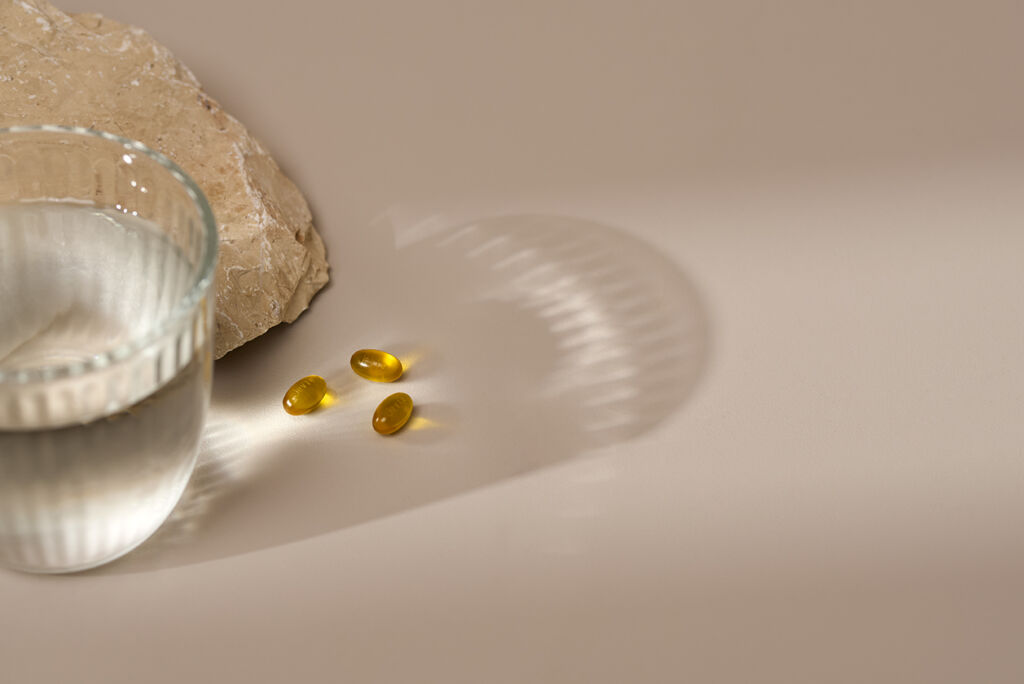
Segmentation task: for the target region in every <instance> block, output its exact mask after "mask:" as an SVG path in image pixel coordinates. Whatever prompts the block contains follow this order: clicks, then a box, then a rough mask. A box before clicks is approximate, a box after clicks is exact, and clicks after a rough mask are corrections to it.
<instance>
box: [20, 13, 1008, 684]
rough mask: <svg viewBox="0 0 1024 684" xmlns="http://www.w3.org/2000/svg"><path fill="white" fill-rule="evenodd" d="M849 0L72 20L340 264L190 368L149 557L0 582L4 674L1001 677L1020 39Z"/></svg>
mask: <svg viewBox="0 0 1024 684" xmlns="http://www.w3.org/2000/svg"><path fill="white" fill-rule="evenodd" d="M844 4H846V5H848V6H847V7H831V8H828V9H826V8H825V7H823V6H822V5H823V3H813V2H802V3H801V2H788V3H784V4H782V5H780V6H776V7H772V8H770V7H769V6H768V4H765V3H755V2H746V3H728V7H726V3H716V2H710V1H708V2H699V3H681V2H680V3H674V2H664V3H626V2H605V3H598V2H590V3H583V2H580V3H562V2H530V1H524V2H515V3H513V2H509V3H500V4H499V3H469V2H467V3H449V2H434V3H414V2H408V3H401V4H393V3H359V4H356V3H344V2H343V3H337V4H334V5H328V4H326V3H316V2H312V1H308V0H297V1H296V2H290V3H284V4H282V3H257V4H249V5H246V7H245V9H244V10H242V9H240V8H241V5H240V4H239V5H234V4H233V3H216V2H213V3H206V2H198V0H183V1H181V2H176V3H149V2H147V3H137V2H128V1H127V0H125V1H123V2H114V1H113V0H105V1H104V0H93V1H92V2H88V3H87V2H84V1H80V0H74V2H71V1H68V2H66V3H65V7H64V8H65V9H68V10H75V11H79V10H99V11H103V12H107V13H109V14H110V15H111V16H114V17H116V18H118V19H120V20H124V21H127V22H131V23H135V24H139V25H142V26H144V27H146V28H147V29H148V30H150V31H151V32H152V33H153V35H154V36H155V37H157V39H159V40H161V41H162V42H164V43H166V44H167V45H168V47H170V48H171V49H172V50H174V51H175V52H176V54H178V55H179V56H180V57H181V58H182V59H183V60H184V61H185V62H186V63H188V64H189V65H190V66H192V67H193V68H194V70H195V72H196V75H197V76H198V77H199V79H200V80H201V81H202V82H203V83H204V85H205V86H206V87H207V88H208V90H209V91H210V93H211V94H212V95H213V96H215V97H217V98H218V99H219V100H220V101H221V102H222V103H223V104H224V106H225V107H226V108H227V109H229V110H230V111H233V112H237V113H238V115H239V116H240V117H242V118H244V119H245V121H246V122H247V124H249V125H250V126H251V127H252V129H253V131H254V132H255V133H256V135H257V136H259V137H260V138H261V139H263V140H264V141H265V142H266V143H267V145H268V146H269V147H270V149H271V151H272V152H273V153H274V154H275V156H276V157H277V158H278V159H279V160H280V162H281V164H282V166H283V168H284V169H285V171H286V172H287V173H289V174H290V175H291V176H292V177H293V178H295V180H296V182H297V183H298V184H299V186H300V187H302V188H303V190H304V191H305V192H306V193H307V194H308V196H309V199H310V203H311V205H312V208H313V212H314V215H315V218H316V221H317V225H318V226H319V227H321V229H322V231H323V235H324V238H325V242H326V243H327V247H328V253H329V255H330V258H331V263H332V266H333V268H334V271H333V273H334V274H335V280H334V281H333V282H332V284H331V285H330V286H329V288H328V289H327V290H326V291H325V292H323V293H322V294H321V295H320V296H319V297H318V298H317V299H316V300H315V301H314V303H313V307H312V309H311V310H310V312H309V313H308V314H307V315H305V316H303V317H302V318H301V319H300V320H299V322H298V323H296V324H295V325H293V326H291V327H290V328H284V329H281V330H278V331H274V332H272V333H271V334H269V335H267V336H265V337H264V338H261V339H260V340H257V341H256V342H254V343H252V344H251V345H248V346H247V347H245V348H243V349H241V350H239V351H238V352H237V353H235V354H232V355H231V356H229V357H227V358H226V359H225V360H223V361H222V362H219V363H218V366H217V379H216V388H215V400H214V411H213V417H212V419H211V423H210V425H209V429H208V433H207V439H206V443H205V447H204V449H205V451H204V459H205V463H204V465H203V466H202V467H201V468H200V470H199V472H198V473H197V476H196V481H195V483H194V485H193V487H192V490H191V492H190V493H189V495H188V498H187V499H186V501H185V502H184V503H183V504H182V507H181V509H180V510H179V512H178V513H177V514H176V516H175V519H174V520H172V521H171V523H169V524H168V526H167V527H166V529H165V530H164V531H163V532H161V533H159V534H158V536H157V538H155V539H154V540H152V541H151V542H150V543H149V544H147V545H145V546H144V547H143V548H141V549H140V550H139V551H138V552H137V553H136V554H134V555H132V556H130V557H129V558H127V559H125V560H124V561H123V562H121V563H118V564H115V565H112V566H109V567H108V568H106V569H104V570H102V571H100V572H96V573H92V574H88V575H83V576H75V577H64V578H39V577H29V576H22V575H14V574H3V575H0V598H2V600H3V607H4V610H3V611H2V613H0V626H2V634H3V639H0V656H2V659H3V664H4V673H5V674H4V679H5V680H10V681H19V682H21V681H53V682H66V681H86V682H139V681H148V682H183V681H224V682H227V681H255V682H279V681H342V680H345V681H349V680H351V681H359V682H405V681H429V682H516V683H518V682H602V683H603V682H633V681H636V682H680V681H699V682H867V681H870V682H965V681H972V682H973V681H978V682H981V681H983V682H1019V681H1021V680H1022V678H1024V654H1022V652H1021V649H1020V635H1021V633H1022V630H1024V540H1022V532H1021V529H1022V524H1021V523H1022V522H1024V496H1022V494H1024V492H1022V482H1024V461H1022V451H1024V449H1022V447H1024V421H1022V420H1021V412H1022V408H1024V364H1021V362H1020V358H1021V352H1022V350H1024V297H1022V292H1024V270H1022V269H1021V258H1022V255H1024V230H1022V219H1024V192H1021V185H1022V181H1024V124H1022V122H1024V91H1022V89H1021V88H1020V86H1019V75H1020V73H1021V68H1022V66H1024V43H1022V42H1021V41H1020V40H1019V30H1020V26H1021V25H1024V13H1022V9H1021V7H1020V4H1019V3H1016V2H1005V3H995V2H981V3H953V2H946V3H924V2H917V3H910V2H869V3H859V4H856V5H854V4H851V3H844ZM5 68H6V67H5ZM523 214H529V215H531V217H530V218H522V217H521V215H523ZM517 216H519V218H517ZM556 217H561V218H556ZM362 347H382V348H385V349H390V350H394V351H395V352H396V353H399V355H402V356H403V357H404V358H412V359H413V363H411V364H410V368H409V371H408V373H407V375H406V377H404V378H403V379H402V380H401V381H400V383H398V384H397V385H394V386H374V385H371V384H370V383H365V382H362V381H360V380H358V378H355V376H354V375H353V374H352V373H351V371H350V370H348V368H347V364H348V357H349V355H350V354H351V352H352V351H353V350H355V349H358V348H362ZM312 372H316V373H320V374H322V375H324V376H325V377H327V378H328V380H329V381H330V382H331V383H332V386H334V387H335V389H336V390H337V392H338V400H337V402H336V403H335V404H333V405H332V406H330V407H328V408H326V409H322V410H320V411H317V412H316V413H314V414H311V415H309V416H306V417H290V416H287V415H286V414H284V413H283V411H282V410H281V409H280V398H281V394H282V392H283V391H284V389H286V388H287V387H288V386H289V385H290V384H291V383H292V382H293V381H294V380H295V379H297V378H299V377H301V376H303V375H306V374H308V373H312ZM389 391H404V392H407V393H409V394H410V395H411V396H412V397H413V398H414V399H415V400H416V401H417V403H418V405H419V406H420V407H421V412H420V414H419V415H418V424H410V426H409V428H413V427H417V428H418V429H409V428H407V430H406V431H405V432H403V433H400V434H399V435H396V436H394V437H392V438H388V439H385V438H381V437H378V436H377V435H375V434H373V432H372V430H371V429H370V423H369V419H370V415H371V414H372V409H373V407H374V406H375V405H376V403H377V402H379V401H380V399H381V398H383V396H385V395H386V394H387V393H388V392H389ZM415 421H417V418H414V423H415Z"/></svg>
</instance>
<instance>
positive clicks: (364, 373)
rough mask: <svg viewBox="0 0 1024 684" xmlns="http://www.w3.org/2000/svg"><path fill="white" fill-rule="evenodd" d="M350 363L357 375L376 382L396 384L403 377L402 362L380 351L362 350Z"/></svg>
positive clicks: (354, 355)
mask: <svg viewBox="0 0 1024 684" xmlns="http://www.w3.org/2000/svg"><path fill="white" fill-rule="evenodd" d="M349 363H350V364H351V365H352V370H354V371H355V372H356V375H359V376H361V377H364V378H366V379H367V380H373V381H374V382H394V381H395V380H397V379H398V378H400V377H402V362H401V361H399V360H398V359H397V358H396V357H395V356H393V355H392V354H388V353H387V352H383V351H380V350H379V349H360V350H359V351H357V352H356V353H355V354H353V355H352V359H351V361H349Z"/></svg>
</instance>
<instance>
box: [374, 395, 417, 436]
mask: <svg viewBox="0 0 1024 684" xmlns="http://www.w3.org/2000/svg"><path fill="white" fill-rule="evenodd" d="M411 415H412V397H410V396H409V395H408V394H406V393H405V392H396V393H394V394H392V395H391V396H389V397H388V398H387V399H385V400H384V401H382V402H380V406H378V407H377V410H376V411H374V412H373V429H374V430H376V431H377V432H379V433H380V434H382V435H390V434H392V433H394V432H398V431H399V430H401V429H402V426H403V425H405V424H406V423H407V422H409V416H411Z"/></svg>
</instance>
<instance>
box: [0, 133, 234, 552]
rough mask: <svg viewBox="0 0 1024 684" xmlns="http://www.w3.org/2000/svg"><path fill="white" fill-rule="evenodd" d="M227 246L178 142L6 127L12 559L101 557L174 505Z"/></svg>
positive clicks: (0, 520)
mask: <svg viewBox="0 0 1024 684" xmlns="http://www.w3.org/2000/svg"><path fill="white" fill-rule="evenodd" d="M216 258H217V228H216V224H215V222H214V218H213V213H212V212H211V210H210V206H209V204H208V203H207V201H206V198H205V197H204V196H203V193H202V192H201V191H200V189H199V188H198V187H197V186H196V184H195V183H194V182H193V181H192V180H191V179H190V178H189V177H188V176H187V175H185V173H184V172H183V171H182V170H181V169H180V168H178V167H177V166H176V165H175V164H174V163H173V162H171V161H170V160H169V159H167V157H165V156H164V155H162V154H159V153H157V152H154V151H153V150H151V149H149V148H147V147H146V146H144V145H142V144H141V143H138V142H134V141H131V140H127V139H125V138H121V137H118V136H115V135H111V134H108V133H102V132H99V131H94V130H91V129H85V128H74V127H62V126H33V127H15V128H8V129H0V563H2V564H4V565H6V566H8V567H11V568H16V569H20V570H26V571H33V572H71V571H76V570H84V569H87V568H91V567H95V566H97V565H100V564H103V563H106V562H108V561H111V560H113V559H115V558H117V557H119V556H121V555H123V554H125V553H127V552H128V551H130V550H131V549H133V548H134V547H135V546H137V545H138V544H140V543H142V542H143V541H144V540H145V539H146V538H147V537H148V536H149V535H150V534H152V533H153V532H154V531H155V530H156V529H157V527H159V526H160V524H161V523H162V522H163V521H164V520H165V519H166V518H167V516H168V515H169V514H170V512H171V510H172V509H173V508H174V506H175V504H176V503H177V501H178V499H179V498H180V497H181V494H182V491H183V490H184V488H185V485H186V484H187V483H188V479H189V477H190V476H191V473H192V470H193V468H194V466H195V461H196V453H197V450H198V444H199V436H200V432H201V430H202V426H203V420H204V418H205V415H206V409H207V406H208V403H209V397H210V383H211V379H212V363H213V361H212V356H211V354H212V348H211V343H212V335H213V327H212V325H213V318H212V316H213V300H212V296H211V291H210V288H211V284H212V282H213V273H214V265H215V263H216Z"/></svg>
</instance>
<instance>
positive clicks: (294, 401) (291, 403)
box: [281, 375, 327, 416]
mask: <svg viewBox="0 0 1024 684" xmlns="http://www.w3.org/2000/svg"><path fill="white" fill-rule="evenodd" d="M325 394H327V381H326V380H324V379H323V378H321V377H320V376H319V375H307V376H306V377H304V378H302V379H301V380H299V381H298V382H297V383H295V384H294V385H292V386H291V387H289V388H288V391H287V392H285V393H284V399H282V400H281V403H282V404H283V405H284V410H285V411H287V412H288V413H290V414H292V415H293V416H301V415H302V414H303V413H309V412H310V411H312V410H313V409H315V408H316V407H317V406H319V405H320V402H321V401H323V399H324V395H325Z"/></svg>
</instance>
